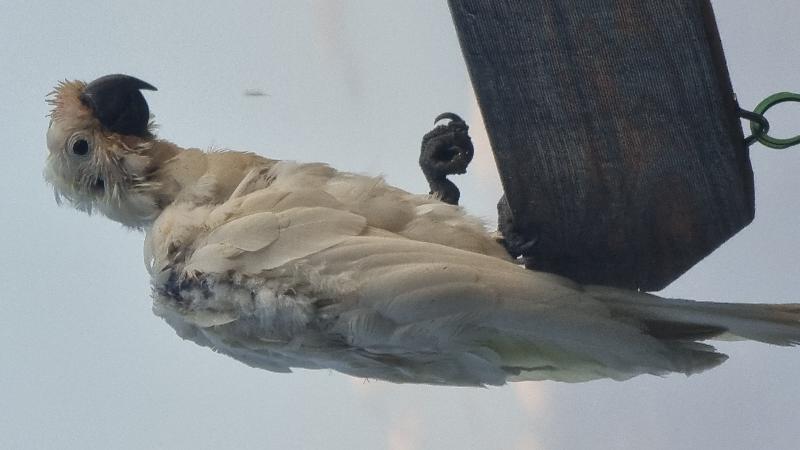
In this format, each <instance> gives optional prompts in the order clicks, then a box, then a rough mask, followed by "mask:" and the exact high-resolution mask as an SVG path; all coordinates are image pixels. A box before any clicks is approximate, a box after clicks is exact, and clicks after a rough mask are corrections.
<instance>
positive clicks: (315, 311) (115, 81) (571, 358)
mask: <svg viewBox="0 0 800 450" xmlns="http://www.w3.org/2000/svg"><path fill="white" fill-rule="evenodd" d="M141 90H155V88H154V87H153V86H151V85H150V84H148V83H146V82H144V81H141V80H139V79H136V78H133V77H130V76H125V75H109V76H105V77H102V78H99V79H97V80H95V81H93V82H91V83H88V84H86V83H84V82H80V81H65V82H62V83H60V84H59V85H58V86H57V87H56V89H55V91H54V92H53V93H52V94H51V96H50V97H49V99H48V101H49V102H50V103H51V104H52V106H53V109H52V114H51V121H50V126H49V129H48V131H47V147H48V150H49V154H48V157H47V163H46V170H45V178H46V180H47V181H48V182H49V183H50V184H52V186H53V187H54V189H55V192H56V197H57V199H63V200H65V201H66V202H68V203H69V204H71V205H72V206H74V207H76V208H77V209H79V210H81V211H85V212H88V213H92V212H95V211H97V212H99V213H101V214H103V215H105V216H107V217H108V218H110V219H112V220H115V221H117V222H119V223H121V224H123V225H125V226H127V227H131V228H135V229H140V230H143V231H144V233H145V239H144V255H145V263H146V266H147V270H148V271H149V274H150V275H151V280H152V288H153V310H154V312H155V314H156V315H158V316H160V317H162V318H163V319H164V320H165V321H166V322H167V323H168V324H169V325H171V326H172V327H173V328H174V329H175V330H176V331H177V333H178V335H179V336H181V337H182V338H184V339H188V340H191V341H194V342H195V343H197V344H199V345H202V346H206V347H210V348H212V349H214V350H215V351H217V352H220V353H224V354H226V355H229V356H231V357H233V358H235V359H237V360H239V361H242V362H244V363H246V364H248V365H250V366H254V367H259V368H263V369H268V370H272V371H277V372H289V371H290V370H291V368H293V367H294V368H306V369H323V368H327V369H334V370H337V371H340V372H343V373H346V374H350V375H352V376H356V377H365V378H377V379H383V380H389V381H392V382H401V383H403V382H411V383H429V384H446V385H467V386H481V385H501V384H504V383H506V382H509V381H523V380H558V381H567V382H579V381H587V380H592V379H598V378H611V379H614V380H625V379H628V378H631V377H634V376H637V375H640V374H654V375H663V374H668V373H672V372H678V373H684V374H687V375H688V374H693V373H697V372H701V371H703V370H706V369H709V368H711V367H714V366H717V365H718V364H720V363H722V362H723V361H724V360H725V359H726V358H727V356H726V355H724V354H721V353H719V352H717V351H716V350H715V349H714V347H712V346H710V345H708V344H705V343H702V342H701V341H706V340H709V339H715V338H740V339H752V340H756V341H760V342H766V343H770V344H776V345H784V346H788V345H795V344H797V343H798V342H800V304H786V305H770V304H733V303H712V302H696V301H690V300H680V299H667V298H660V297H657V296H654V295H649V294H645V293H640V292H634V291H628V290H623V289H616V288H611V287H599V286H581V285H579V284H576V283H574V282H572V281H571V280H568V279H566V278H563V277H560V276H557V275H554V274H549V273H542V272H536V271H532V270H526V269H524V268H522V267H520V266H519V265H518V264H516V263H515V262H514V261H513V260H512V259H510V258H509V257H508V256H507V254H506V252H505V250H504V248H503V247H502V246H501V245H500V244H498V243H497V242H496V241H495V240H494V239H493V237H492V236H491V235H490V234H489V233H488V232H487V230H486V229H485V227H484V226H483V225H482V223H481V222H480V221H479V220H477V219H476V218H474V217H471V216H469V215H468V214H466V213H465V212H464V211H463V210H462V209H461V208H459V207H457V206H453V205H449V204H445V203H443V202H441V201H439V200H437V199H436V198H433V197H432V196H428V195H415V194H411V193H408V192H405V191H403V190H401V189H398V188H396V187H392V186H390V185H388V184H387V183H385V182H384V181H383V180H382V179H381V178H374V177H369V176H364V175H357V174H353V173H347V172H340V171H337V170H335V169H333V168H331V167H329V166H328V165H325V164H320V163H311V164H301V163H297V162H292V161H278V160H273V159H268V158H264V157H261V156H258V155H256V154H253V153H245V152H236V151H211V152H205V151H202V150H198V149H194V148H188V149H184V148H181V147H179V146H177V145H175V144H173V143H171V142H168V141H166V140H162V139H158V138H156V136H155V135H154V133H153V126H152V123H151V122H150V113H149V108H148V106H147V103H146V101H145V99H144V96H143V95H142V93H141Z"/></svg>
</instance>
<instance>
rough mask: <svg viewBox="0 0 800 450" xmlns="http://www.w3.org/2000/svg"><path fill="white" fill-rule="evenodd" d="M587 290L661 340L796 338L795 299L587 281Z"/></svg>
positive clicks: (799, 311)
mask: <svg viewBox="0 0 800 450" xmlns="http://www.w3.org/2000/svg"><path fill="white" fill-rule="evenodd" d="M587 291H588V293H589V294H590V295H592V297H594V298H596V299H597V300H599V301H601V302H603V303H604V304H606V305H607V306H608V307H609V309H610V310H611V311H612V312H613V313H614V314H616V315H619V316H620V317H623V318H630V319H631V320H635V321H638V322H639V323H641V324H642V326H643V327H644V329H645V331H646V332H647V333H648V334H650V335H652V336H654V337H656V338H658V339H661V340H664V341H702V340H706V339H749V340H753V341H759V342H764V343H767V344H773V345H782V346H791V345H798V344H800V304H797V303H789V304H782V305H776V304H756V303H715V302H700V301H692V300H682V299H669V298H660V297H657V296H654V295H649V294H642V293H636V292H630V291H621V290H617V289H614V288H608V287H600V286H592V287H588V288H587Z"/></svg>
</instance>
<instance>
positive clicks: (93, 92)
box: [81, 74, 157, 137]
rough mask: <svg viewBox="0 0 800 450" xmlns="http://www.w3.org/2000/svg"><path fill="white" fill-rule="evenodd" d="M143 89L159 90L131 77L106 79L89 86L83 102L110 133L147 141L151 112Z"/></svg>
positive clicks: (121, 76)
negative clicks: (145, 138)
mask: <svg viewBox="0 0 800 450" xmlns="http://www.w3.org/2000/svg"><path fill="white" fill-rule="evenodd" d="M141 89H147V90H150V91H155V90H157V89H156V88H155V87H154V86H152V85H151V84H149V83H147V82H144V81H142V80H140V79H138V78H134V77H132V76H129V75H119V74H116V75H106V76H104V77H100V78H98V79H96V80H94V81H92V82H91V83H89V84H88V85H87V86H86V89H84V91H83V94H81V102H83V104H84V105H86V106H88V107H89V108H91V109H92V111H94V116H95V117H96V118H97V120H99V121H100V123H101V124H102V125H103V127H105V128H106V129H108V130H109V131H113V132H115V133H119V134H125V135H134V136H140V137H147V136H149V135H150V131H149V130H148V128H147V125H148V123H149V122H150V108H149V107H148V106H147V101H145V99H144V96H143V95H142V93H141V91H140V90H141Z"/></svg>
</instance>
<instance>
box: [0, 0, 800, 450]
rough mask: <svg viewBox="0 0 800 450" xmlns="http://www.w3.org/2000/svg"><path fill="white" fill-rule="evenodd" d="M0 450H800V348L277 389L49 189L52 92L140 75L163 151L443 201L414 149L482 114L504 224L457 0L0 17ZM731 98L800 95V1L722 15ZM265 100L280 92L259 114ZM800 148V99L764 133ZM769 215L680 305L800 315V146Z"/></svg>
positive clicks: (683, 289)
mask: <svg viewBox="0 0 800 450" xmlns="http://www.w3.org/2000/svg"><path fill="white" fill-rule="evenodd" d="M2 1H3V3H2V6H3V8H2V12H1V13H0V42H2V45H0V62H1V64H2V65H1V66H0V67H2V70H0V81H1V82H2V86H5V90H4V94H3V95H2V96H0V98H2V100H3V101H2V102H0V131H2V136H4V137H5V142H6V145H5V152H4V156H5V160H4V161H5V164H4V165H3V167H4V168H5V169H6V170H5V173H4V174H3V176H2V177H0V189H1V190H2V192H3V193H4V194H5V195H3V197H2V211H3V220H2V221H0V240H2V242H0V244H1V248H2V249H3V257H2V258H0V292H2V294H0V295H2V297H0V342H2V343H3V344H4V349H3V350H2V356H0V448H3V449H107V448H111V449H143V448H164V449H214V448H236V449H239V450H246V449H268V448H274V449H287V448H300V449H318V448H326V449H362V448H363V449H392V450H395V449H397V450H400V449H411V450H416V449H440V448H464V449H495V448H499V449H558V450H564V449H584V448H592V449H641V448H647V449H696V448H703V449H778V450H781V449H786V450H789V449H796V448H797V447H798V445H799V444H798V442H800V415H799V414H798V411H799V410H800V407H799V406H798V405H800V381H798V379H800V349H798V348H788V349H787V348H777V347H769V346H766V345H761V344H754V343H719V344H718V347H719V348H721V349H722V350H723V351H725V352H726V353H728V354H729V355H730V356H731V359H730V360H729V361H728V362H726V363H725V364H723V365H722V366H721V367H719V368H717V369H714V370H713V371H710V372H706V373H704V374H701V375H696V376H692V377H690V378H686V377H684V376H669V377H665V378H657V377H652V376H642V377H638V378H636V379H633V380H631V381H627V382H624V383H618V382H613V381H595V382H590V383H585V384H577V385H572V384H559V383H554V382H542V383H533V382H530V383H522V384H516V385H510V386H506V387H503V388H491V389H473V388H446V387H430V386H418V385H393V384H389V383H385V382H379V381H368V382H365V381H363V380H360V379H355V378H351V377H347V376H345V375H341V374H338V373H335V372H330V371H297V372H295V373H294V374H288V375H287V374H274V373H270V372H267V371H262V370H257V369H252V368H249V367H246V366H244V365H242V364H240V363H238V362H236V361H234V360H232V359H230V358H227V357H224V356H221V355H218V354H215V353H213V352H211V351H209V350H208V349H206V348H200V347H198V346H196V345H194V344H192V343H189V342H184V341H182V340H181V339H180V338H179V337H177V336H176V335H175V333H174V332H173V330H172V329H171V328H170V327H169V326H168V325H166V324H165V323H164V322H163V321H162V320H161V319H159V318H157V317H155V316H154V315H153V314H152V313H151V311H150V295H149V281H148V277H147V274H146V272H145V270H144V265H143V262H142V239H143V236H142V235H141V234H140V233H138V232H133V231H128V230H125V229H123V228H122V227H121V226H120V225H118V224H115V223H113V222H110V221H108V220H106V219H103V218H101V217H88V216H86V215H84V214H81V213H77V212H75V211H73V210H71V209H69V208H65V207H61V208H59V207H57V206H56V204H55V201H54V199H53V194H52V190H51V189H50V188H49V187H48V186H47V185H46V184H45V183H44V181H43V178H42V168H43V163H44V158H45V155H46V148H45V131H46V128H47V123H48V121H47V118H46V117H45V116H46V114H47V112H48V107H47V105H46V104H45V102H44V98H45V95H46V94H47V93H48V92H49V91H50V90H51V89H52V87H53V86H54V85H55V84H56V83H57V82H58V81H59V80H63V79H65V78H69V79H74V78H78V79H84V80H87V81H88V80H92V79H94V78H96V77H98V76H101V75H104V74H107V73H127V74H131V75H135V76H137V77H140V78H142V79H144V80H146V81H148V82H150V83H152V84H153V85H155V86H157V87H158V88H159V91H158V92H152V93H147V94H146V95H147V98H148V101H149V103H150V107H151V111H152V112H153V113H154V114H155V115H156V120H157V122H158V123H159V124H160V130H159V134H160V136H161V137H163V138H166V139H169V140H172V141H175V142H177V143H179V144H181V145H183V146H195V147H201V148H211V147H214V148H221V147H225V148H232V149H241V150H252V151H255V152H258V153H261V154H264V155H268V156H270V157H273V158H281V159H298V160H303V161H327V162H330V163H331V164H333V165H334V166H336V167H338V168H340V169H344V170H350V171H357V172H365V173H371V174H379V173H382V174H385V175H386V177H387V179H388V180H389V182H391V183H393V184H396V185H398V186H400V187H403V188H405V189H407V190H411V191H416V192H425V191H426V190H427V186H426V184H425V181H424V178H423V177H422V175H421V173H420V172H419V169H418V167H417V156H418V151H419V142H420V138H421V136H422V134H423V133H425V132H426V131H427V130H428V129H429V128H430V127H431V125H432V119H433V117H435V116H436V115H437V114H438V113H440V112H443V111H454V112H457V113H462V114H463V115H464V116H465V117H468V118H469V120H470V121H471V124H472V125H473V127H472V130H473V132H474V133H475V138H476V142H477V143H478V145H477V147H478V148H477V149H476V151H477V152H478V156H477V160H478V163H477V165H476V166H474V167H473V168H472V169H471V172H470V174H468V175H466V176H463V177H460V178H459V179H458V180H457V182H458V184H459V186H461V188H462V204H463V205H464V206H465V207H466V208H467V209H469V210H470V211H472V212H473V213H475V214H477V215H479V216H482V217H485V218H486V219H487V220H489V221H490V222H491V221H493V220H494V216H495V209H494V208H495V203H496V201H497V198H498V197H499V194H500V187H499V183H498V182H497V179H496V175H495V174H494V173H493V170H492V168H491V157H490V156H489V153H488V152H489V149H488V146H487V145H488V144H486V143H485V139H481V138H480V136H479V135H480V126H476V125H477V124H478V122H477V120H478V119H477V117H476V112H475V106H474V100H473V98H472V91H471V87H470V84H469V79H468V77H467V73H466V68H465V66H464V63H463V60H462V58H461V54H460V50H459V48H458V42H457V40H456V36H455V31H454V29H453V26H452V23H451V21H450V16H449V12H448V10H447V6H446V2H445V1H444V0H413V1H412V0H406V1H404V2H402V3H401V2H390V1H388V0H370V1H367V0H362V1H355V0H353V1H349V0H341V1H334V0H314V1H311V0H283V1H262V2H245V1H239V2H236V1H233V2H231V1H228V2H204V3H203V4H202V5H201V3H198V2H192V1H188V0H184V1H174V2H156V1H151V0H141V1H128V2H125V3H116V4H112V3H111V2H102V1H93V2H88V1H87V2H80V1H77V2H55V1H50V2H45V1H30V0H29V1H24V0H2ZM714 6H715V10H716V13H717V21H718V25H719V27H720V31H721V35H722V41H723V45H724V48H725V53H726V56H727V59H728V64H729V69H730V72H731V76H732V80H733V85H734V89H735V91H736V92H737V94H738V96H739V100H740V103H741V104H742V105H743V106H745V107H753V106H754V105H755V104H756V103H757V102H758V101H759V100H760V99H762V98H763V97H765V96H767V95H769V94H771V93H773V92H778V91H783V90H794V91H800V77H798V69H800V46H798V45H797V42H798V41H799V40H800V32H798V29H797V18H798V16H800V3H797V2H796V1H794V0H783V1H778V0H775V1H766V0H762V1H759V2H753V1H746V0H735V1H734V0H717V1H715V2H714ZM247 89H259V90H263V91H265V92H266V93H268V94H269V95H268V96H264V97H246V96H244V95H243V93H244V91H245V90H247ZM769 117H770V119H771V121H772V123H773V130H774V131H775V134H776V135H782V136H788V135H793V134H798V133H800V105H798V104H791V105H782V106H779V107H777V108H775V109H774V110H773V111H770V115H769ZM751 159H752V162H753V168H754V172H755V178H756V196H757V199H756V205H757V216H756V220H755V221H754V222H753V224H752V225H750V226H749V227H748V228H746V229H745V230H744V231H743V232H741V233H739V234H738V235H737V236H735V237H734V238H732V239H731V240H730V241H729V242H728V243H726V244H725V245H724V246H723V247H722V248H720V249H719V250H718V251H716V252H715V253H714V254H713V255H711V256H710V257H709V258H707V259H706V260H704V261H703V262H701V263H700V264H698V265H697V266H696V267H695V268H693V269H692V270H691V271H690V272H689V273H687V274H686V275H685V276H683V277H682V278H681V279H679V280H678V281H676V282H675V283H673V284H672V285H671V286H670V287H669V288H667V289H666V290H665V291H663V292H662V294H663V295H667V296H675V297H686V298H695V299H705V300H724V301H731V302H744V301H755V302H789V301H796V302H798V301H800V298H798V297H800V295H798V294H797V288H796V285H797V280H798V279H800V239H798V237H797V231H798V223H800V194H799V193H800V176H798V172H800V148H798V149H795V150H786V151H783V152H778V151H773V150H769V149H766V148H764V147H761V146H754V147H753V148H752V153H751Z"/></svg>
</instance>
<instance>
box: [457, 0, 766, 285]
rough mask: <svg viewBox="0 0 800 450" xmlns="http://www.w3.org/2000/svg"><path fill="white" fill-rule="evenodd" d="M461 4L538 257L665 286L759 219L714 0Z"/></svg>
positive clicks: (570, 272)
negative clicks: (756, 217) (718, 28)
mask: <svg viewBox="0 0 800 450" xmlns="http://www.w3.org/2000/svg"><path fill="white" fill-rule="evenodd" d="M449 4H450V9H451V13H452V15H453V19H454V23H455V25H456V30H457V32H458V36H459V40H460V42H461V46H462V50H463V53H464V57H465V59H466V62H467V66H468V68H469V72H470V76H471V79H472V83H473V86H474V88H475V91H476V94H477V96H478V101H479V104H480V107H481V111H482V113H483V116H484V121H485V123H486V127H487V130H488V132H489V138H490V141H491V144H492V148H493V151H494V154H495V159H496V161H497V164H498V168H499V170H500V175H501V179H502V182H503V187H504V189H505V192H506V196H507V198H508V202H509V205H510V207H511V211H512V213H513V218H514V225H515V227H516V228H517V231H519V232H521V233H522V234H523V235H525V236H526V237H528V238H530V239H536V242H535V244H534V245H533V246H532V247H531V248H530V250H529V251H528V252H527V253H526V257H527V258H526V259H527V261H528V263H529V266H530V267H532V268H536V269H539V270H545V271H550V272H556V273H559V274H562V275H566V276H569V277H571V278H573V279H576V280H578V281H580V282H583V283H598V284H608V285H616V286H623V287H629V288H640V289H642V290H658V289H661V288H663V287H664V286H666V285H667V284H669V283H670V282H671V281H673V280H674V279H675V278H677V277H678V276H680V275H681V274H682V273H683V272H685V271H686V270H688V269H689V268H690V267H692V266H693V265H694V264H696V263H697V262H698V261H700V260H701V259H702V258H703V257H705V256H706V255H708V254H709V253H710V252H712V251H713V250H714V249H715V248H717V247H718V246H719V245H720V244H722V243H723V242H724V241H725V240H727V239H728V238H730V237H731V236H732V235H733V234H735V233H736V232H738V231H739V230H740V229H742V228H743V227H744V226H746V225H747V224H748V223H749V222H750V221H751V220H752V218H753V214H754V205H753V179H752V170H751V167H750V162H749V158H748V154H747V148H746V147H745V146H744V143H743V135H742V130H741V125H740V123H739V120H738V118H737V115H736V102H735V97H734V96H733V92H732V89H731V85H730V80H729V77H728V73H727V68H726V66H725V59H724V56H723V54H722V47H721V44H720V42H719V37H718V33H717V30H716V24H715V22H714V17H713V12H712V10H711V6H710V4H709V3H708V1H698V0H560V1H538V0H449Z"/></svg>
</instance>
